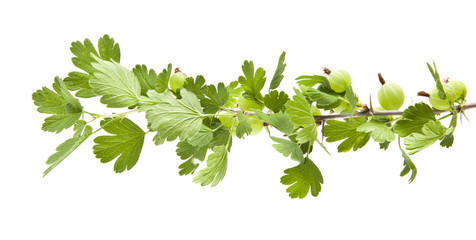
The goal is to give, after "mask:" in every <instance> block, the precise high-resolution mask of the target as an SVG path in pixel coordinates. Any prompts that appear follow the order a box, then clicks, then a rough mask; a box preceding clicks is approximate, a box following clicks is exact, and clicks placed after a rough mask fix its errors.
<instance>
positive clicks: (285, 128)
mask: <svg viewBox="0 0 476 240" xmlns="http://www.w3.org/2000/svg"><path fill="white" fill-rule="evenodd" d="M256 115H257V116H258V118H259V119H261V120H262V121H263V122H265V123H267V124H269V125H271V126H273V127H274V128H276V129H278V130H279V131H280V132H282V133H284V134H286V135H291V134H292V133H293V131H294V124H293V122H292V121H291V118H290V116H289V115H288V114H286V113H283V112H279V113H270V114H269V115H268V114H266V113H263V112H261V111H256Z"/></svg>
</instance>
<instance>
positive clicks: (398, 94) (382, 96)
mask: <svg viewBox="0 0 476 240" xmlns="http://www.w3.org/2000/svg"><path fill="white" fill-rule="evenodd" d="M378 101H379V102H380V105H381V106H382V107H383V108H384V109H385V110H398V109H399V108H400V107H401V106H402V105H403V102H404V101H405V94H404V93H403V89H402V88H401V87H400V86H399V85H398V84H396V83H384V84H383V85H382V86H380V89H379V90H378Z"/></svg>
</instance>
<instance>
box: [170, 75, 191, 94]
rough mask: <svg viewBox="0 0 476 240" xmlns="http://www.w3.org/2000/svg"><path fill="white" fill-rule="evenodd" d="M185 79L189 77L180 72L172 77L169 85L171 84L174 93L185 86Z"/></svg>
mask: <svg viewBox="0 0 476 240" xmlns="http://www.w3.org/2000/svg"><path fill="white" fill-rule="evenodd" d="M185 79H187V75H185V74H184V73H182V72H180V71H178V72H176V73H174V74H172V76H171V77H170V80H169V84H170V89H172V91H174V92H176V91H177V90H178V89H180V88H182V87H183V84H184V82H185Z"/></svg>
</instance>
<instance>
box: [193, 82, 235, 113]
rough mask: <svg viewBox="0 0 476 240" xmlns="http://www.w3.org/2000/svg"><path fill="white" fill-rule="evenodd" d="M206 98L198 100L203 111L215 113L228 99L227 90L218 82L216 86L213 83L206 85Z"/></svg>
mask: <svg viewBox="0 0 476 240" xmlns="http://www.w3.org/2000/svg"><path fill="white" fill-rule="evenodd" d="M206 96H207V98H204V99H202V100H201V101H200V103H201V105H202V107H203V112H205V113H208V114H213V113H217V112H218V111H219V110H220V108H221V107H222V106H223V105H225V103H226V102H227V101H228V91H227V89H226V87H225V84H224V83H218V88H217V87H215V85H209V86H208V92H207V94H206Z"/></svg>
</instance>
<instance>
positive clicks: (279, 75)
mask: <svg viewBox="0 0 476 240" xmlns="http://www.w3.org/2000/svg"><path fill="white" fill-rule="evenodd" d="M285 56H286V52H283V53H282V54H281V56H279V61H278V66H277V67H276V71H275V72H274V75H273V79H272V80H271V84H270V85H269V89H270V90H272V89H276V88H278V87H279V85H280V84H281V81H282V80H283V78H284V76H283V72H284V68H286V64H284V58H285Z"/></svg>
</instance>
